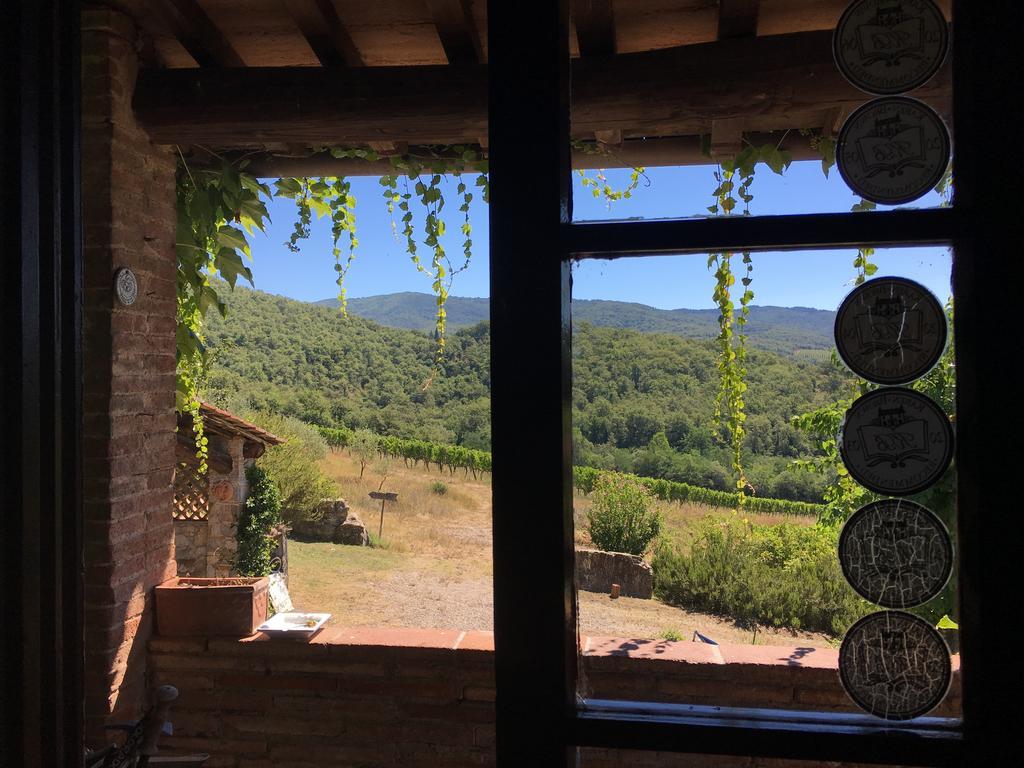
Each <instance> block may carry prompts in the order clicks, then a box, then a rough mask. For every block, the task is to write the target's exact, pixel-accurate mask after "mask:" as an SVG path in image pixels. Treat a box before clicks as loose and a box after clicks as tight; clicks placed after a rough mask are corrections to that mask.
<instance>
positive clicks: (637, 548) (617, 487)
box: [587, 472, 661, 555]
mask: <svg viewBox="0 0 1024 768" xmlns="http://www.w3.org/2000/svg"><path fill="white" fill-rule="evenodd" d="M653 500H654V499H653V497H652V496H651V492H650V491H648V490H647V489H646V488H645V487H644V486H643V485H641V484H640V483H639V482H638V481H637V480H635V479H634V478H632V477H629V476H628V475H621V474H618V473H616V472H602V473H601V474H599V475H598V476H597V478H596V479H595V481H594V492H593V501H594V503H593V506H592V507H591V508H590V511H589V512H587V522H588V524H589V528H590V540H591V541H593V542H594V546H596V547H597V548H598V549H603V550H604V551H606V552H627V553H629V554H631V555H642V554H643V553H644V552H645V551H646V550H647V546H648V545H649V544H650V543H651V541H652V540H653V539H654V537H655V536H657V535H658V533H660V532H661V515H659V514H658V512H657V511H656V510H652V509H651V505H652V503H653Z"/></svg>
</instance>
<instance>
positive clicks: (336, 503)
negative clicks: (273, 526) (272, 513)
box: [292, 499, 370, 547]
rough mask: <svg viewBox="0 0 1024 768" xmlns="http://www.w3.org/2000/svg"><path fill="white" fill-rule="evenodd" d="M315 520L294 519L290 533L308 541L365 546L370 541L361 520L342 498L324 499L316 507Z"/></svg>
mask: <svg viewBox="0 0 1024 768" xmlns="http://www.w3.org/2000/svg"><path fill="white" fill-rule="evenodd" d="M317 514H318V517H317V519H316V520H295V521H293V522H292V535H293V536H294V537H295V538H298V539H307V540H309V541H332V542H334V543H335V544H351V545H353V546H357V547H365V546H367V545H368V544H369V543H370V536H369V534H368V533H367V532H366V526H365V525H363V521H362V520H360V519H359V517H358V516H357V515H356V514H355V513H354V512H353V511H352V509H351V508H350V507H349V505H348V502H347V501H345V500H344V499H332V500H329V501H325V502H323V503H321V504H320V506H319V507H317Z"/></svg>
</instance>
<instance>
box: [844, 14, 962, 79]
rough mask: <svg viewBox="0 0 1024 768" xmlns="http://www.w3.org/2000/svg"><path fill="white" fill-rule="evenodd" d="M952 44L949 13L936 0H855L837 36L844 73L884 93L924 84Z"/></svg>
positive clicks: (937, 67)
mask: <svg viewBox="0 0 1024 768" xmlns="http://www.w3.org/2000/svg"><path fill="white" fill-rule="evenodd" d="M948 48H949V28H948V26H947V24H946V19H945V18H944V17H943V15H942V11H940V10H939V8H938V7H937V6H936V5H935V3H933V2H931V0H855V2H853V3H851V4H850V6H849V7H848V8H847V9H846V11H845V12H844V13H843V15H842V17H840V19H839V23H838V24H837V25H836V30H835V33H834V34H833V37H832V53H833V55H834V56H835V60H836V66H837V67H838V68H839V71H840V72H842V74H843V77H845V78H846V79H847V80H849V81H850V83H851V84H853V85H854V86H856V87H857V88H860V89H861V90H862V91H867V92H868V93H873V94H876V95H879V96H887V95H892V94H898V93H906V92H907V91H911V90H913V89H915V88H917V87H919V86H921V85H924V84H925V83H926V82H928V80H930V79H931V78H932V76H933V75H934V74H935V73H936V72H938V70H939V67H941V66H942V62H943V61H944V60H945V58H946V52H947V49H948Z"/></svg>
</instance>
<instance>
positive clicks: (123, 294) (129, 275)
mask: <svg viewBox="0 0 1024 768" xmlns="http://www.w3.org/2000/svg"><path fill="white" fill-rule="evenodd" d="M114 289H115V290H116V291H117V299H118V301H120V302H121V303H122V304H124V305H125V306H131V305H132V304H134V303H135V299H137V298H138V296H139V281H138V280H136V279H135V273H134V272H132V271H131V270H130V269H128V267H121V268H120V269H119V270H117V274H116V275H114Z"/></svg>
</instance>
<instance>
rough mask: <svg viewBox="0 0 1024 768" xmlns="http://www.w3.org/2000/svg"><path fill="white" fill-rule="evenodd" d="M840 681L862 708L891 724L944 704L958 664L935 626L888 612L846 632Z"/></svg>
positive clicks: (868, 617) (899, 612) (901, 613)
mask: <svg viewBox="0 0 1024 768" xmlns="http://www.w3.org/2000/svg"><path fill="white" fill-rule="evenodd" d="M839 677H840V679H842V681H843V687H844V688H845V689H846V692H847V694H849V696H850V698H851V699H853V700H854V702H855V703H856V704H857V706H859V707H860V708H861V709H863V710H865V711H867V712H870V713H871V714H872V715H876V716H877V717H883V718H885V719H886V720H910V719H912V718H915V717H920V716H921V715H923V714H926V713H927V712H930V711H931V710H932V709H934V708H935V707H937V706H938V705H939V704H940V703H941V702H942V700H943V699H944V698H945V696H946V693H947V691H949V684H950V681H951V680H952V678H953V666H952V663H951V661H950V656H949V647H948V646H947V645H946V641H945V640H943V639H942V637H941V636H940V635H939V632H938V630H936V629H935V628H934V627H933V626H932V625H931V624H929V623H928V622H927V621H925V620H924V619H920V618H918V617H917V616H913V615H912V614H909V613H904V612H903V611H882V612H880V613H873V614H871V615H870V616H865V617H864V618H863V619H861V620H860V621H858V622H857V623H856V624H854V625H853V626H852V627H850V630H849V631H848V632H847V633H846V637H844V638H843V644H842V646H840V648H839Z"/></svg>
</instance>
